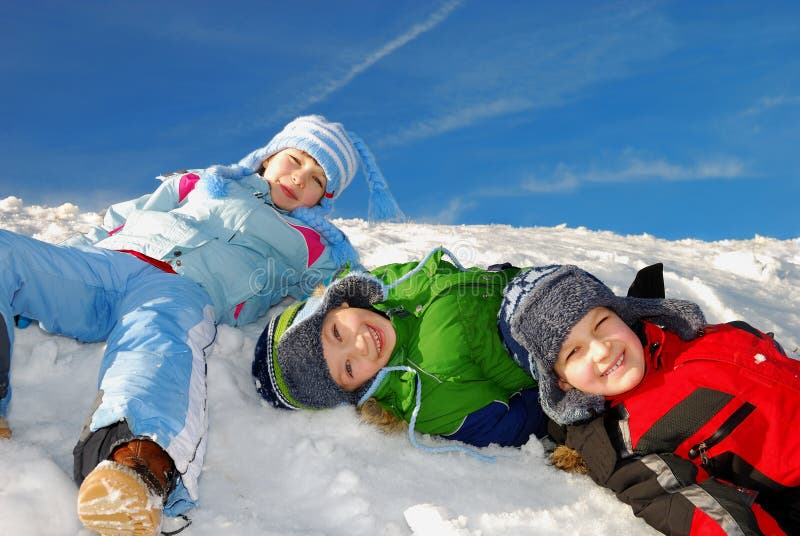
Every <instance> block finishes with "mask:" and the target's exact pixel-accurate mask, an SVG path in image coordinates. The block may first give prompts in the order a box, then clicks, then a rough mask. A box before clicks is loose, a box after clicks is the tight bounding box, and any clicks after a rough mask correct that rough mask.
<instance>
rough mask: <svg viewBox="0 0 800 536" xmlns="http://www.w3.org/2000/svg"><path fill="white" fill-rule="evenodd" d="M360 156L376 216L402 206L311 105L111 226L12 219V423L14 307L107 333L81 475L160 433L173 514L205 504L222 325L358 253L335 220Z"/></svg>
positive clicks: (122, 213)
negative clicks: (54, 230)
mask: <svg viewBox="0 0 800 536" xmlns="http://www.w3.org/2000/svg"><path fill="white" fill-rule="evenodd" d="M359 162H360V163H361V164H362V165H363V167H364V172H365V174H366V175H367V180H368V183H369V185H370V187H371V191H372V195H371V199H370V201H371V217H374V218H378V219H392V218H400V217H402V213H401V212H400V210H399V208H398V207H397V205H396V204H395V202H394V199H393V198H392V197H391V194H390V193H389V192H388V189H387V187H386V183H385V182H384V180H383V177H382V175H381V174H380V171H379V170H378V168H377V166H376V165H375V162H374V160H373V158H372V156H371V155H370V153H369V151H368V149H367V148H366V146H365V145H364V144H363V143H362V142H361V141H360V140H359V139H358V138H357V137H356V136H355V135H353V134H352V133H349V132H347V131H346V130H345V129H344V127H343V126H342V125H341V124H339V123H331V122H328V121H327V120H325V119H324V118H322V117H320V116H305V117H300V118H298V119H295V120H294V121H292V122H290V123H289V124H288V125H287V126H286V127H285V128H284V129H283V130H282V131H281V132H280V133H278V134H277V135H276V136H275V137H274V138H273V139H272V140H271V141H270V142H269V143H268V144H267V145H266V146H264V147H262V148H260V149H257V150H255V151H253V152H252V153H250V154H249V155H247V156H246V157H245V158H243V159H242V160H241V161H240V162H239V164H237V165H233V166H216V167H212V168H208V169H205V170H194V171H191V172H180V173H177V174H173V175H169V176H164V177H160V178H161V179H162V183H161V185H160V186H159V187H158V188H157V189H156V190H155V192H153V193H152V194H149V195H145V196H143V197H141V198H139V199H136V200H132V201H128V202H125V203H120V204H117V205H113V206H112V207H110V208H109V209H108V211H107V213H106V215H105V219H104V223H103V225H102V227H97V228H95V229H92V230H91V231H90V232H89V233H88V234H86V235H84V236H79V237H76V238H75V239H73V240H71V241H69V242H68V243H67V244H66V245H60V246H56V245H51V244H46V243H43V242H39V241H37V240H34V239H32V238H28V237H24V236H20V235H17V234H14V233H11V232H8V231H3V230H0V421H4V420H5V419H6V417H7V412H8V408H9V401H10V399H11V386H10V383H9V369H10V362H11V349H12V347H13V336H14V319H15V317H17V316H22V317H26V318H29V319H34V320H37V321H38V322H39V325H40V326H41V327H42V328H43V329H45V330H46V331H48V332H50V333H58V334H62V335H66V336H70V337H75V338H76V339H78V340H80V341H85V342H94V341H103V340H105V341H107V347H106V350H105V355H104V356H103V360H102V364H101V368H100V374H99V384H98V387H99V394H98V397H97V401H96V406H95V408H94V409H93V412H92V415H91V418H90V420H89V421H88V423H87V427H86V428H85V430H84V432H83V434H82V436H81V438H80V440H79V443H78V445H77V446H76V447H75V478H76V481H77V482H78V483H81V482H82V481H83V480H84V478H86V477H87V475H89V474H90V473H91V472H92V471H93V470H94V469H95V466H97V465H98V464H99V463H100V462H102V461H103V460H106V459H108V458H109V457H110V455H111V452H112V451H113V450H114V449H115V448H116V447H118V446H119V445H121V444H125V443H126V442H128V441H131V440H132V439H134V438H146V439H148V440H150V441H153V442H155V443H157V445H158V446H160V447H161V449H163V450H164V451H166V453H167V454H168V455H169V457H170V458H171V460H172V462H173V464H174V468H175V475H174V480H173V481H172V482H170V483H168V484H169V485H168V489H166V495H168V496H167V498H166V501H165V504H164V507H163V508H164V512H165V513H167V514H168V515H177V514H180V513H183V512H185V511H186V510H188V509H189V508H191V507H192V506H193V505H194V503H195V501H196V500H197V496H198V490H197V479H198V476H199V473H200V470H201V467H202V465H203V455H204V450H205V444H206V429H207V423H208V415H207V405H206V380H205V372H206V365H205V351H206V349H207V348H208V347H209V346H210V345H211V344H212V342H213V340H214V337H215V333H216V329H215V324H216V323H217V322H223V323H227V324H231V325H242V324H245V323H248V322H251V321H253V320H255V319H256V318H258V317H259V316H261V315H262V314H264V313H265V312H266V311H267V310H268V309H269V307H270V306H272V305H274V304H275V303H277V302H278V301H280V300H281V299H282V298H284V297H285V296H287V295H288V296H292V297H294V298H297V299H302V298H305V297H306V296H307V295H308V294H309V293H310V292H311V291H312V290H313V288H314V287H315V286H317V285H319V284H320V283H323V282H325V281H326V280H328V279H329V278H330V277H331V276H332V275H333V274H334V273H335V272H336V271H337V270H338V269H339V268H340V267H341V266H342V265H343V264H344V263H346V262H348V261H349V262H351V263H357V262H358V257H357V254H356V252H355V250H354V249H353V248H352V246H351V245H350V243H349V241H348V240H347V238H346V237H345V236H344V234H343V233H342V232H341V231H340V230H339V229H337V228H336V227H335V226H334V225H333V224H332V223H330V222H329V221H328V220H327V218H326V215H327V214H328V213H329V211H330V210H331V208H332V206H333V202H334V200H335V199H336V198H337V197H338V196H339V195H340V194H341V192H342V191H343V190H344V188H345V187H346V186H347V185H348V184H349V183H350V182H351V180H352V179H353V177H354V176H355V174H356V172H357V169H358V166H359ZM176 274H177V275H176ZM179 276H184V277H179ZM9 433H10V429H9ZM79 506H80V505H79ZM82 519H83V518H82ZM158 520H159V522H160V512H159V514H158ZM84 523H86V521H85V520H84Z"/></svg>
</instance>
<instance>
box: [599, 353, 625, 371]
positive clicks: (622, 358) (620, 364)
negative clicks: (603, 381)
mask: <svg viewBox="0 0 800 536" xmlns="http://www.w3.org/2000/svg"><path fill="white" fill-rule="evenodd" d="M624 360H625V354H622V355H621V356H619V359H617V362H616V363H614V365H613V366H612V367H611V368H610V369H608V370H607V371H605V372H604V373H603V374H602V376H609V375H611V374H614V372H616V371H617V369H618V368H619V367H620V366H622V362H623V361H624Z"/></svg>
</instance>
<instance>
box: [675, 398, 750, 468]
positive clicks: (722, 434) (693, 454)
mask: <svg viewBox="0 0 800 536" xmlns="http://www.w3.org/2000/svg"><path fill="white" fill-rule="evenodd" d="M755 409H756V407H755V406H754V405H753V404H751V403H750V402H745V403H744V404H742V405H741V406H740V407H739V409H737V410H736V411H734V412H733V414H732V415H731V416H730V417H728V418H727V419H726V420H725V422H724V423H722V426H720V427H719V428H718V429H717V431H716V432H714V433H713V434H712V435H711V437H709V438H707V439H705V440H703V441H701V442H700V443H698V444H696V445H695V446H693V447H692V448H690V449H689V458H690V459H692V460H694V459H695V458H697V457H698V456H700V460H701V462H702V464H703V465H704V466H705V465H706V464H707V463H708V455H707V454H706V451H707V450H708V449H710V448H711V447H713V446H714V445H716V444H717V443H719V442H720V441H722V440H723V439H725V438H726V437H728V436H729V435H730V434H731V432H733V431H734V430H735V429H736V427H737V426H739V425H740V424H742V421H744V420H745V419H746V418H747V416H748V415H750V414H751V413H753V411H755Z"/></svg>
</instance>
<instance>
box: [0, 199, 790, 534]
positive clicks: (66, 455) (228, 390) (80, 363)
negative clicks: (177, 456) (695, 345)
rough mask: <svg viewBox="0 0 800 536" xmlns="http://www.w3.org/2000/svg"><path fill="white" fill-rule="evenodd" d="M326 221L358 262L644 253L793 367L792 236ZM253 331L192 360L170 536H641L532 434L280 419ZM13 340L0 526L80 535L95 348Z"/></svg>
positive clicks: (606, 261)
mask: <svg viewBox="0 0 800 536" xmlns="http://www.w3.org/2000/svg"><path fill="white" fill-rule="evenodd" d="M99 220H100V216H99V215H97V214H82V213H80V211H79V209H78V207H76V206H74V205H70V204H65V205H62V206H60V207H51V208H48V207H37V206H25V204H24V203H23V202H22V201H21V200H20V199H17V198H14V197H7V198H5V199H0V228H6V229H11V230H15V231H17V232H20V233H23V234H27V235H31V236H35V237H37V238H40V239H42V240H46V241H51V242H58V241H60V240H62V239H64V238H66V237H67V236H70V235H71V234H72V233H73V232H75V230H76V229H84V228H86V226H88V225H90V224H92V223H96V222H98V221H99ZM337 223H338V224H339V225H340V226H341V227H342V228H343V229H344V230H345V231H346V232H347V233H348V234H349V235H350V236H351V238H352V241H353V243H354V245H355V246H356V247H357V248H358V249H359V250H360V251H361V252H362V255H363V261H364V263H365V265H366V266H368V267H372V266H376V265H379V264H384V263H388V262H395V261H406V260H409V259H414V258H419V257H421V256H422V255H424V254H425V253H426V252H427V251H428V250H430V249H431V248H433V247H436V246H438V245H440V244H443V245H445V246H447V247H449V248H450V249H451V250H452V251H453V252H454V253H456V255H457V256H458V257H459V259H460V260H461V261H462V262H463V263H464V264H466V265H481V266H485V265H488V264H492V263H495V262H500V261H510V262H512V263H514V264H516V265H518V266H526V265H537V264H551V263H573V264H577V265H579V266H582V267H583V268H586V269H587V270H589V271H591V272H593V273H594V274H596V275H598V276H599V277H600V278H601V279H603V280H604V281H605V282H606V283H608V284H609V285H610V286H611V287H612V288H613V289H614V290H615V291H617V292H618V293H624V292H625V290H626V289H627V287H628V284H629V283H630V281H631V280H632V279H633V276H634V274H635V272H636V271H637V270H638V269H639V268H642V267H643V266H646V265H648V264H651V263H653V262H658V261H661V262H663V263H664V264H665V275H666V284H667V293H668V295H669V296H671V297H681V298H686V299H691V300H694V301H697V302H698V303H699V304H700V305H701V306H702V307H703V309H704V310H705V312H706V315H707V317H708V318H709V320H710V321H711V322H725V321H729V320H734V319H740V318H742V319H746V320H748V321H750V322H751V323H752V324H754V325H756V326H758V327H760V328H762V329H764V330H766V331H774V332H775V334H776V337H777V338H778V340H780V341H781V342H782V343H783V345H784V347H785V348H786V350H787V351H788V352H790V353H792V354H793V355H794V356H799V357H800V312H798V307H797V304H798V303H800V239H794V240H775V239H771V238H766V237H760V236H756V237H754V238H753V239H752V240H737V241H720V242H702V241H697V240H681V241H676V242H671V241H665V240H660V239H657V238H654V237H652V236H649V235H640V236H619V235H615V234H613V233H609V232H596V231H590V230H587V229H584V228H578V229H570V228H567V227H564V226H558V227H554V228H514V227H509V226H499V225H481V226H437V225H418V224H414V223H408V224H381V225H372V226H371V225H368V224H367V223H366V222H364V221H361V220H339V221H337ZM278 309H279V307H278V308H276V310H278ZM265 324H266V318H263V319H261V320H260V321H259V322H256V323H254V324H251V325H249V326H245V327H244V328H240V329H236V328H231V327H228V326H222V327H220V329H219V333H218V338H217V341H216V343H215V345H214V347H213V350H212V352H211V354H210V355H209V358H208V371H209V373H208V389H209V399H210V400H209V402H210V419H211V429H210V436H209V442H208V455H207V459H206V467H205V471H204V473H203V475H202V477H201V481H200V488H201V493H202V496H201V504H200V506H199V507H198V508H196V509H195V510H194V511H192V512H191V518H192V525H191V526H190V527H189V528H187V529H186V530H185V531H184V532H183V533H182V534H184V535H186V536H201V535H220V534H226V535H282V536H294V535H322V534H326V535H345V534H347V535H350V534H354V535H387V536H399V535H428V534H431V535H434V534H435V535H437V536H438V535H458V536H467V535H469V536H491V535H533V534H536V535H550V534H552V535H556V534H558V535H564V534H582V535H589V534H592V535H596V534H598V535H615V536H617V535H625V534H648V533H652V531H651V530H650V529H649V528H648V527H647V525H645V524H644V522H642V521H640V520H638V519H636V518H635V517H634V516H633V515H632V514H631V512H630V509H629V508H628V507H627V506H625V505H623V504H621V503H619V502H618V501H617V500H616V499H615V498H614V496H613V495H612V494H611V493H610V492H607V491H605V490H603V489H601V488H599V487H597V486H595V485H594V484H593V483H592V482H591V481H590V480H589V479H588V478H586V477H581V476H573V475H568V474H565V473H562V472H559V471H557V470H554V469H552V468H551V467H549V466H548V465H547V464H546V462H545V459H544V457H543V452H542V448H541V446H540V445H539V444H538V442H537V441H535V440H533V441H531V442H529V443H528V444H527V445H526V446H525V447H523V448H522V449H511V448H505V449H504V448H498V447H490V448H488V449H484V450H485V451H486V453H488V454H493V455H496V456H497V458H498V459H497V462H496V463H493V464H488V463H484V462H481V461H478V460H476V459H473V458H472V457H469V456H466V455H464V454H461V453H448V454H428V453H424V452H421V451H419V450H416V449H415V448H413V447H412V446H411V445H410V443H409V441H408V438H407V437H406V436H405V435H398V436H386V435H383V434H381V433H380V432H379V431H377V430H376V429H374V428H372V427H371V426H369V425H366V424H364V423H361V422H359V420H358V419H357V418H356V416H355V415H354V413H353V411H352V410H350V409H348V408H340V409H336V410H330V411H323V412H318V413H289V412H283V411H278V410H275V409H272V408H269V407H266V406H265V405H264V404H262V403H261V400H260V399H259V397H258V395H257V394H256V392H255V390H254V388H253V384H252V381H251V376H250V361H251V355H252V352H253V347H254V345H255V340H256V338H257V337H258V335H259V333H260V331H261V329H262V328H263V326H264V325H265ZM16 337H17V339H16V343H15V347H14V352H15V354H14V364H13V368H12V384H13V388H14V401H13V403H12V407H11V411H10V415H9V420H10V421H11V424H12V426H13V428H14V438H13V439H12V440H11V441H3V442H0V520H2V521H0V526H2V529H3V530H2V532H3V534H13V535H74V534H81V535H84V536H88V535H89V532H88V531H86V530H82V529H81V528H80V525H79V523H78V521H77V518H76V516H75V514H74V509H75V498H76V494H77V491H76V488H75V485H74V484H73V482H72V477H71V475H72V447H73V445H74V443H75V441H76V440H77V437H78V434H79V432H80V430H81V427H82V425H83V421H84V419H85V418H86V417H87V411H88V408H89V407H90V405H91V403H92V401H93V400H94V397H95V394H96V393H95V390H96V374H97V368H98V364H99V361H100V357H101V354H102V351H103V345H102V344H80V343H77V342H75V341H73V340H69V339H65V338H63V337H57V336H52V335H48V334H45V333H43V332H42V331H41V330H40V329H39V328H38V327H36V326H32V327H30V328H28V329H26V330H17V332H16ZM421 440H422V441H423V442H427V443H435V442H437V441H439V440H437V439H433V438H430V437H423V438H421ZM176 526H180V524H176ZM165 528H175V526H171V525H170V526H169V527H165Z"/></svg>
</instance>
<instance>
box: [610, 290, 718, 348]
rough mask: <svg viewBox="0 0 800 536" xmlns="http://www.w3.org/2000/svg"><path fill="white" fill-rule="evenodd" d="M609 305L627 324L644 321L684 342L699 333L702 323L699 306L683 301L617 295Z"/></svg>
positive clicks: (703, 321) (702, 326)
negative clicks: (669, 332) (655, 325)
mask: <svg viewBox="0 0 800 536" xmlns="http://www.w3.org/2000/svg"><path fill="white" fill-rule="evenodd" d="M610 308H611V309H612V310H614V311H615V312H616V313H617V314H618V315H619V316H620V318H622V320H623V321H624V322H625V323H626V324H628V325H629V326H633V325H635V324H636V323H637V322H638V321H640V320H647V321H648V322H652V323H653V324H657V325H659V326H662V327H663V328H664V329H666V330H667V331H671V332H673V333H675V334H676V335H678V336H679V337H680V338H681V339H683V340H685V341H690V340H692V339H695V338H697V337H698V336H699V335H701V334H702V332H703V328H705V325H706V319H705V316H704V315H703V311H702V310H701V309H700V306H699V305H697V304H696V303H693V302H690V301H687V300H675V299H671V298H666V299H648V298H627V297H626V298H622V297H618V298H617V299H616V301H615V302H614V303H612V304H611V305H610Z"/></svg>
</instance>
